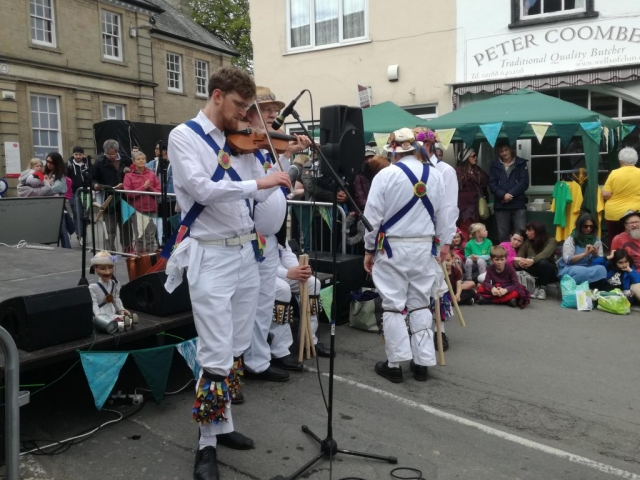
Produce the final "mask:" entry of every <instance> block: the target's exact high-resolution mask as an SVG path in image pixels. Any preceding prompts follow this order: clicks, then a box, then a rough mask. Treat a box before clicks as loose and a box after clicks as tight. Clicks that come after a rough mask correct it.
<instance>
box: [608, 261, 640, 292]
mask: <svg viewBox="0 0 640 480" xmlns="http://www.w3.org/2000/svg"><path fill="white" fill-rule="evenodd" d="M607 283H608V284H609V287H610V288H608V289H607V290H613V289H614V288H619V289H621V290H622V291H623V292H624V294H625V295H626V297H627V298H628V299H629V300H630V301H634V300H635V301H636V302H637V301H639V300H640V273H638V272H637V270H636V267H634V266H633V263H632V261H631V256H630V255H629V252H627V251H626V250H625V249H624V248H621V249H620V250H616V251H614V252H613V256H612V257H611V260H609V268H608V271H607Z"/></svg>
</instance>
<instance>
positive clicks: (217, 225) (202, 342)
mask: <svg viewBox="0 0 640 480" xmlns="http://www.w3.org/2000/svg"><path fill="white" fill-rule="evenodd" d="M255 94H256V87H255V83H254V82H253V80H252V79H251V77H250V76H249V75H248V74H247V73H246V72H244V71H242V70H239V69H237V68H235V67H229V66H227V67H222V68H219V69H218V70H216V71H215V72H213V74H212V75H211V77H210V79H209V84H208V99H207V103H206V105H205V106H204V109H203V110H201V111H200V112H199V113H198V115H197V116H196V117H195V118H194V119H192V120H190V121H188V122H186V123H184V124H182V125H179V126H177V127H176V128H175V129H173V130H172V132H171V134H170V136H169V146H168V154H169V158H171V161H172V166H173V175H174V190H175V193H176V198H177V202H178V205H179V206H180V209H181V211H182V212H183V213H182V218H183V220H182V223H181V227H180V228H179V231H180V232H181V234H182V237H181V238H180V237H179V239H178V240H176V242H178V243H177V245H176V248H175V249H174V250H173V253H172V255H171V257H170V258H169V261H168V263H167V283H166V285H165V287H166V288H167V290H169V291H172V290H173V289H175V287H176V286H177V285H178V284H179V283H180V282H181V281H182V274H183V271H184V269H185V268H186V267H188V275H187V278H188V281H189V294H190V297H191V304H192V309H193V318H194V323H195V326H196V330H197V332H198V347H197V352H196V359H197V361H198V364H199V365H200V366H201V367H202V369H201V374H200V378H199V379H198V384H197V387H196V402H195V404H194V408H193V414H194V418H195V419H196V421H198V423H199V424H200V425H199V426H200V441H199V449H198V452H197V453H196V463H195V467H194V473H193V478H194V479H195V480H215V479H217V478H219V477H218V467H217V451H216V445H217V443H220V444H222V445H224V446H227V447H230V448H235V449H249V448H253V441H252V440H251V439H249V438H247V437H245V436H243V435H241V434H239V433H237V432H234V426H233V420H232V417H231V405H230V403H231V401H230V398H229V393H228V392H229V390H230V389H232V386H233V385H234V380H235V379H237V374H238V372H237V371H234V370H233V369H232V367H233V365H234V360H235V359H234V357H236V358H239V356H240V355H241V354H242V352H243V351H244V350H246V349H247V347H248V346H249V344H250V342H251V332H252V330H253V322H254V319H255V314H256V305H257V303H258V292H259V287H260V277H259V274H258V262H259V258H260V252H261V248H260V246H261V245H260V243H259V242H258V241H257V240H258V236H257V235H256V230H255V224H254V221H253V202H254V201H258V202H264V201H266V200H267V199H268V198H269V196H270V195H271V194H272V193H274V192H276V193H279V187H286V188H289V187H290V181H289V176H288V175H287V173H286V172H280V171H277V170H274V171H273V172H269V173H270V174H269V175H264V170H262V169H261V168H260V166H259V165H258V164H257V163H256V161H255V158H254V156H253V155H246V154H245V155H236V154H233V153H232V152H231V151H230V149H229V148H228V146H227V145H226V134H225V132H228V131H235V130H237V128H238V121H240V120H241V119H242V118H243V117H244V116H245V114H246V112H247V109H248V108H249V107H250V106H251V102H253V99H254V97H255ZM197 205H199V206H200V207H202V206H203V207H204V208H202V209H201V210H200V211H199V209H198V208H196V207H197ZM192 207H193V208H195V210H193V211H194V212H197V211H199V213H195V215H196V218H195V220H193V221H192V222H191V223H190V220H189V217H190V214H191V212H192ZM192 216H193V214H192ZM185 225H186V226H187V227H188V231H186V233H185V230H184V227H185ZM187 235H188V236H187ZM235 365H238V361H237V360H236V362H235ZM229 377H231V381H230V380H229Z"/></svg>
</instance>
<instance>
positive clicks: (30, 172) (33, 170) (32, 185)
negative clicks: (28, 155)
mask: <svg viewBox="0 0 640 480" xmlns="http://www.w3.org/2000/svg"><path fill="white" fill-rule="evenodd" d="M43 170H44V165H43V163H42V160H40V159H39V158H32V159H31V161H30V162H29V168H28V169H26V170H24V171H23V172H22V173H21V174H20V178H19V179H18V196H19V197H42V196H47V195H51V188H50V187H49V186H48V185H46V184H45V183H44V172H43Z"/></svg>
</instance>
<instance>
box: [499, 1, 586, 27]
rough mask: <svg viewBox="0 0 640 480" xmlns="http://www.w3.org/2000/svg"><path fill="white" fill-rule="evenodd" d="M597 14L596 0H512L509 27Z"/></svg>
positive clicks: (574, 18)
mask: <svg viewBox="0 0 640 480" xmlns="http://www.w3.org/2000/svg"><path fill="white" fill-rule="evenodd" d="M597 16H599V13H598V12H597V11H596V10H595V0H511V24H510V25H509V28H517V27H523V26H527V25H536V24H544V23H553V22H559V21H562V20H569V19H571V20H576V19H580V18H595V17H597Z"/></svg>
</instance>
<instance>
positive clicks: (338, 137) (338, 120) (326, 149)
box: [320, 105, 364, 179]
mask: <svg viewBox="0 0 640 480" xmlns="http://www.w3.org/2000/svg"><path fill="white" fill-rule="evenodd" d="M320 145H321V150H322V153H323V154H324V156H325V157H327V160H329V162H330V163H331V166H332V167H333V169H334V170H335V171H336V172H338V173H342V174H344V176H346V177H347V178H348V179H349V178H352V177H353V176H355V174H356V173H358V172H359V171H360V168H361V167H362V164H363V163H364V123H363V121H362V109H361V108H357V107H347V106H346V105H329V106H327V107H322V108H321V109H320ZM323 168H325V167H324V166H323V165H322V162H321V166H320V169H321V171H322V169H323ZM322 173H323V174H324V173H325V172H324V171H322Z"/></svg>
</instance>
